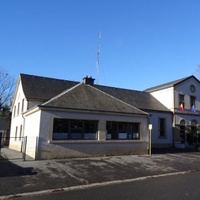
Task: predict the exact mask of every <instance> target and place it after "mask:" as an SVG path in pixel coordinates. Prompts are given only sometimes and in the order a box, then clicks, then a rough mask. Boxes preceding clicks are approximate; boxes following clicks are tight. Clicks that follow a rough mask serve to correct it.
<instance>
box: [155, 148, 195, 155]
mask: <svg viewBox="0 0 200 200" xmlns="http://www.w3.org/2000/svg"><path fill="white" fill-rule="evenodd" d="M189 152H198V150H197V149H195V148H188V149H177V148H153V149H152V154H167V153H174V154H177V153H189Z"/></svg>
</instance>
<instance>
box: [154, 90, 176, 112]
mask: <svg viewBox="0 0 200 200" xmlns="http://www.w3.org/2000/svg"><path fill="white" fill-rule="evenodd" d="M151 95H153V96H154V97H155V98H156V99H158V101H160V102H161V103H162V104H163V105H164V106H165V107H167V108H168V109H170V110H171V111H173V109H174V90H173V87H170V88H167V89H163V90H159V91H155V92H151Z"/></svg>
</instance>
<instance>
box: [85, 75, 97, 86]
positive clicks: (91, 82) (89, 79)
mask: <svg viewBox="0 0 200 200" xmlns="http://www.w3.org/2000/svg"><path fill="white" fill-rule="evenodd" d="M94 80H95V79H94V78H92V76H90V77H88V76H85V77H84V78H83V83H85V84H87V85H94Z"/></svg>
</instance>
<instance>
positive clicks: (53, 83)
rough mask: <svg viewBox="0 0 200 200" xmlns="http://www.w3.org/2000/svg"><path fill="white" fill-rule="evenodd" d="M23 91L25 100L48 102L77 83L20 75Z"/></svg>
mask: <svg viewBox="0 0 200 200" xmlns="http://www.w3.org/2000/svg"><path fill="white" fill-rule="evenodd" d="M20 78H21V81H22V84H23V91H24V94H25V96H26V98H27V99H38V100H41V101H45V100H48V99H50V98H52V97H53V96H55V95H57V94H59V93H61V92H62V91H64V90H66V89H69V88H71V87H73V86H74V85H77V84H78V83H79V82H75V81H68V80H60V79H54V78H47V77H42V76H33V75H28V74H20Z"/></svg>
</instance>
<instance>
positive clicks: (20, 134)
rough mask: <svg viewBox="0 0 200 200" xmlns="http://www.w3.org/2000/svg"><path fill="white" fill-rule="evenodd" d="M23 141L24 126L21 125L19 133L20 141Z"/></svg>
mask: <svg viewBox="0 0 200 200" xmlns="http://www.w3.org/2000/svg"><path fill="white" fill-rule="evenodd" d="M21 139H22V125H20V131H19V140H21Z"/></svg>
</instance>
